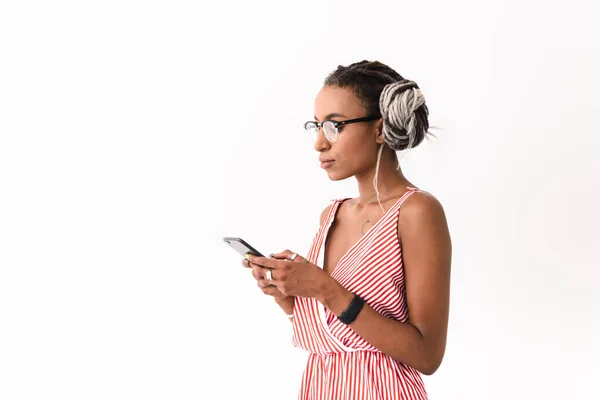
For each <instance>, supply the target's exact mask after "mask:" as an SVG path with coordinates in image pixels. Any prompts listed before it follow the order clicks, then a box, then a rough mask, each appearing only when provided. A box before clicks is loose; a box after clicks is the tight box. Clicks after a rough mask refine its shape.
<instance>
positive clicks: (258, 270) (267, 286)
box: [242, 254, 287, 299]
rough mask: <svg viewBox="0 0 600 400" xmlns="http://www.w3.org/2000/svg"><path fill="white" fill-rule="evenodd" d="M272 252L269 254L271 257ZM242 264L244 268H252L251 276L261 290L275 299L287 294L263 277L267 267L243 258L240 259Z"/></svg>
mask: <svg viewBox="0 0 600 400" xmlns="http://www.w3.org/2000/svg"><path fill="white" fill-rule="evenodd" d="M274 256H275V255H274V254H271V257H274ZM242 265H243V266H244V267H246V268H251V269H252V276H253V277H254V279H256V285H257V286H258V287H259V288H260V290H262V292H263V293H264V294H266V295H268V296H273V297H274V298H275V299H284V298H286V297H287V296H286V295H285V294H283V293H282V292H281V291H280V290H279V289H278V288H277V286H275V285H272V284H271V283H269V282H267V280H266V279H265V275H266V273H267V269H266V268H263V267H261V266H260V265H258V264H252V263H250V261H248V260H246V259H245V258H244V259H243V260H242Z"/></svg>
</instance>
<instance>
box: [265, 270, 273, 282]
mask: <svg viewBox="0 0 600 400" xmlns="http://www.w3.org/2000/svg"><path fill="white" fill-rule="evenodd" d="M265 279H266V280H268V281H271V280H273V274H272V272H271V270H270V269H268V270H267V273H266V274H265Z"/></svg>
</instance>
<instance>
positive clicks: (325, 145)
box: [315, 128, 331, 153]
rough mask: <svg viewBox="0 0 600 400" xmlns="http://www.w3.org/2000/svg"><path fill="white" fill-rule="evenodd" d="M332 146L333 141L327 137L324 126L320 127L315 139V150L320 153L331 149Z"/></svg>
mask: <svg viewBox="0 0 600 400" xmlns="http://www.w3.org/2000/svg"><path fill="white" fill-rule="evenodd" d="M330 147H331V143H329V140H327V138H326V137H325V133H323V128H319V131H318V132H317V139H316V140H315V150H316V151H318V152H319V153H320V152H323V151H325V150H327V149H329V148H330Z"/></svg>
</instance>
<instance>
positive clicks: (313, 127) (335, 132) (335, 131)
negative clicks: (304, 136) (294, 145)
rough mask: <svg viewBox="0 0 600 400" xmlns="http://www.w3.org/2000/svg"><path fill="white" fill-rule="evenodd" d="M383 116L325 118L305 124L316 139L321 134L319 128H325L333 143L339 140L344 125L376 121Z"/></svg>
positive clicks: (326, 136)
mask: <svg viewBox="0 0 600 400" xmlns="http://www.w3.org/2000/svg"><path fill="white" fill-rule="evenodd" d="M379 118H381V117H380V116H374V115H372V116H369V117H362V118H355V119H348V120H346V121H332V120H325V121H323V122H321V123H319V122H316V121H308V122H306V123H305V124H304V129H305V130H306V131H307V132H309V133H310V134H312V135H314V136H313V137H314V139H315V140H316V138H317V135H318V134H319V129H321V128H323V133H324V134H325V138H326V139H327V140H329V141H330V142H331V143H333V142H335V141H336V140H338V136H339V133H340V132H339V127H340V126H342V125H348V124H354V123H356V122H366V121H374V120H376V119H379Z"/></svg>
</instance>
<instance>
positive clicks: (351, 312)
mask: <svg viewBox="0 0 600 400" xmlns="http://www.w3.org/2000/svg"><path fill="white" fill-rule="evenodd" d="M353 294H354V298H353V299H352V301H351V302H350V305H349V306H348V308H346V309H345V310H344V311H343V312H342V313H341V314H340V316H339V317H337V318H338V319H339V320H340V322H342V323H344V324H346V325H349V324H350V323H351V322H353V321H354V320H355V319H356V317H357V316H358V313H359V312H360V310H362V308H363V306H364V305H365V300H364V299H363V298H362V297H360V296H359V295H357V294H356V293H353Z"/></svg>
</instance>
